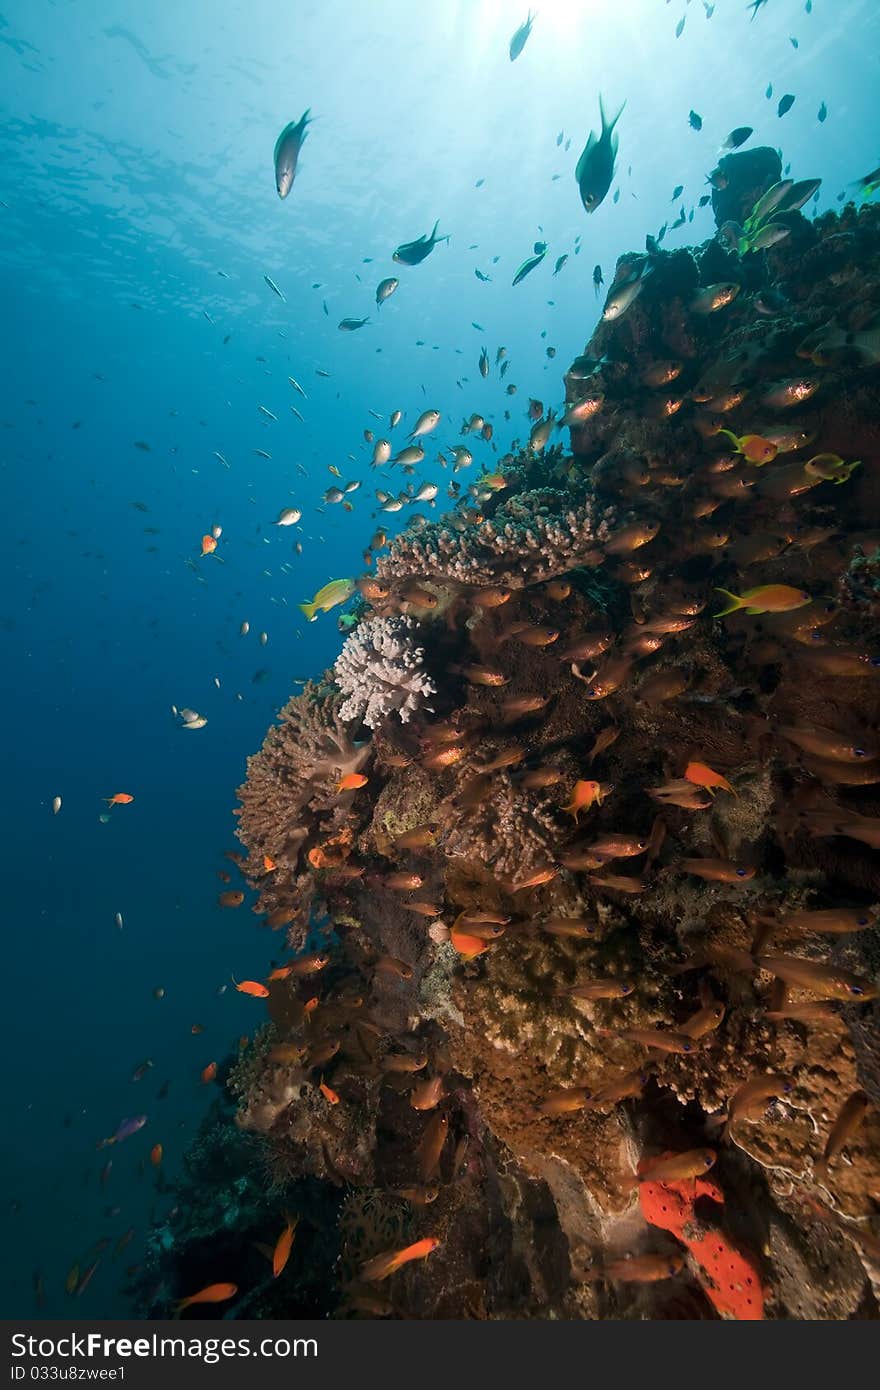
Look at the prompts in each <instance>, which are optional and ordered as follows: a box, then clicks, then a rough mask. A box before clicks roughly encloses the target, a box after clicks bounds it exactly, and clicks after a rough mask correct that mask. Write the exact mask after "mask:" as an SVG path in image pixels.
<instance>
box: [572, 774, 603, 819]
mask: <svg viewBox="0 0 880 1390" xmlns="http://www.w3.org/2000/svg"><path fill="white" fill-rule="evenodd" d="M602 797H603V791H602V784H601V782H586V781H580V782H575V784H574V788H573V790H572V793H571V801H570V802H569V803H568V805H567V806H563V808H562V809H563V811H567V812H568V814H569V815H570V816H572V817H573V818H574V821H575V823H577V819H578V816H579V815H580V813H581V811H589V809H590V807H591V806H594V805H595V806H601V805H602Z"/></svg>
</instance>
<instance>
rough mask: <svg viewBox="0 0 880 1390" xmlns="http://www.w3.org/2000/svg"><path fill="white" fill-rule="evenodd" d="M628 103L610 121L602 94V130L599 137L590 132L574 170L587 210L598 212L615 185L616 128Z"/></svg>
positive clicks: (600, 106)
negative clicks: (598, 208) (607, 117)
mask: <svg viewBox="0 0 880 1390" xmlns="http://www.w3.org/2000/svg"><path fill="white" fill-rule="evenodd" d="M624 106H626V102H624V103H623V106H621V108H620V110H619V111H618V112H617V115H616V116H615V117H614V119H613V120H612V121H610V122H609V121H608V120H607V119H606V116H605V108H604V106H603V104H602V97H601V95H600V97H599V115H600V117H601V120H602V131H601V134H600V135H599V138H598V139H597V138H596V132H595V131H594V130H591V131H590V138H589V140H588V141H587V143H586V145H585V146H584V150H583V153H582V154H581V157H580V159H579V160H578V162H577V168H576V169H575V173H574V176H575V179H576V180H577V186H578V190H579V192H580V195H581V202H582V203H583V205H584V208H585V209H586V211H587V212H595V211H596V208H597V207H598V206H599V204H600V203H602V202H603V201H604V200H605V198H606V197H607V195H608V190H609V188H610V187H611V180H612V179H613V178H614V161H615V159H616V158H617V135H616V134H615V132H614V127H615V125H616V124H617V122H618V121H619V120H620V117H621V114H622V112H623V109H624Z"/></svg>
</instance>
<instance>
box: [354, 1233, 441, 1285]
mask: <svg viewBox="0 0 880 1390" xmlns="http://www.w3.org/2000/svg"><path fill="white" fill-rule="evenodd" d="M439 1244H440V1242H439V1240H438V1239H437V1237H436V1236H426V1237H425V1239H424V1240H417V1241H416V1243H415V1245H407V1246H404V1248H403V1250H386V1251H385V1252H384V1254H382V1255H374V1257H373V1259H372V1260H367V1262H366V1264H363V1265H361V1278H362V1279H366V1281H367V1282H368V1283H377V1282H378V1281H379V1280H380V1279H387V1278H388V1276H389V1274H393V1273H394V1271H395V1270H396V1269H400V1267H401V1266H402V1265H405V1264H409V1262H410V1260H424V1259H426V1258H427V1256H428V1255H430V1254H431V1252H432V1251H434V1250H436V1249H437V1246H438V1245H439Z"/></svg>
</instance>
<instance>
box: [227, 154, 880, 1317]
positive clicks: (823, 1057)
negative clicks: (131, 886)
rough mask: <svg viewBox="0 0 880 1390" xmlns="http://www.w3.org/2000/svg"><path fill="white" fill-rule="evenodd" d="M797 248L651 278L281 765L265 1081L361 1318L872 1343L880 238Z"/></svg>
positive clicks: (260, 1084) (404, 576) (246, 1118)
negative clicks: (409, 1259)
mask: <svg viewBox="0 0 880 1390" xmlns="http://www.w3.org/2000/svg"><path fill="white" fill-rule="evenodd" d="M759 155H760V156H761V159H758V158H757V157H758V156H759ZM768 155H772V152H766V151H763V152H762V151H755V152H753V154H752V156H750V157H749V159H748V160H747V159H746V157H745V156H731V157H730V158H729V159H728V160H726V161H724V162H723V164H724V173H725V177H726V181H727V182H726V189H725V192H726V197H725V198H721V196H720V194H719V195H718V196H717V200H716V207H717V212H718V217H719V221H726V220H728V219H730V218H735V219H736V220H738V221H741V220H742V219H743V217H744V216H746V215H747V214H748V212H749V210H750V208H751V207H752V206H753V204H754V201H755V199H756V197H758V196H759V195H760V194H761V193H762V192H763V191H764V190H765V188H766V187H767V184H768V183H769V182H772V180H773V178H774V177H776V176H777V175H778V166H777V164H776V163H775V162H774V161H775V156H773V158H769V157H768ZM786 227H787V235H786V236H785V237H784V238H782V239H780V240H779V241H778V242H777V243H776V244H774V245H772V246H771V247H769V248H768V249H764V250H761V249H759V250H757V251H752V250H750V251H749V254H747V255H742V256H741V255H740V254H739V252H738V250H737V249H736V248H732V247H730V245H729V244H728V240H727V239H726V238H716V239H713V240H712V241H710V242H707V243H706V244H705V245H703V246H701V247H696V248H693V249H690V250H679V251H675V252H672V253H668V254H667V253H664V252H662V251H661V250H659V249H658V248H655V249H654V250H653V251H651V252H649V255H650V258H651V273H650V275H647V276H644V277H643V279H641V280H640V281H639V292H638V293H637V294H636V295H635V296H634V297H632V299H631V302H630V303H629V304H628V306H627V307H626V309H625V311H624V312H621V313H619V314H618V315H616V316H615V315H611V316H608V317H606V318H605V319H604V320H603V321H602V322H600V324H599V326H598V328H597V330H596V332H595V334H594V335H593V337H592V339H591V341H590V342H589V343H588V344H587V346H586V349H585V352H584V354H583V355H582V356H580V357H578V358H577V359H576V361H575V362H574V363H572V365H571V367H570V368H569V370H568V372H567V373H566V377H565V383H566V399H567V406H568V409H567V412H566V417H565V418H566V421H567V426H568V428H569V429H570V442H571V451H570V453H568V454H564V453H563V452H562V450H561V449H553V450H550V449H546V450H544V451H543V452H541V451H540V450H536V449H535V448H532V447H527V448H525V449H523V450H522V451H521V452H518V453H515V454H513V455H511V456H510V457H509V458H507V459H505V460H504V461H503V464H502V470H503V471H502V473H500V474H499V475H495V476H494V479H493V483H492V485H491V486H487V487H485V488H484V489H483V490H482V491H480V489H479V485H478V487H477V494H478V495H479V506H480V510H479V511H477V509H476V508H473V507H470V506H469V504H468V507H463V506H459V507H458V508H456V510H455V511H454V512H453V513H451V514H450V516H449V517H448V518H445V519H443V520H442V521H441V522H440V523H438V524H436V525H434V524H421V525H420V526H418V527H412V528H411V529H409V530H407V531H405V532H404V533H403V534H402V535H401V536H399V537H398V538H397V539H396V540H394V541H392V543H391V545H390V547H389V549H388V551H387V553H385V554H381V555H378V557H377V564H376V575H377V583H376V584H375V585H373V586H372V589H371V587H370V585H362V593H363V595H364V599H365V603H364V604H363V615H364V616H363V617H362V618H361V621H360V626H359V627H358V629H357V630H356V631H355V632H354V633H353V634H352V635H351V636H349V638H348V639H347V641H346V643H345V646H344V648H343V652H342V655H341V656H340V658H339V660H338V661H337V664H336V679H337V682H338V689H336V688H334V686H333V685H332V684H330V683H328V684H325V685H322V686H311V687H307V689H306V690H305V691H304V692H303V694H302V695H300V696H297V697H295V699H294V700H292V701H291V702H290V704H289V705H288V706H287V707H286V709H285V710H284V711H282V715H281V722H280V724H279V725H278V726H277V727H276V728H275V729H273V730H272V731H270V733H269V735H268V736H267V739H266V742H265V744H264V747H263V750H262V751H261V752H260V753H259V754H257V755H256V757H254V758H252V759H251V760H250V763H249V766H248V777H247V781H246V782H245V784H244V786H243V787H242V789H241V792H240V796H241V802H242V806H241V812H240V820H239V835H240V837H241V839H242V841H243V842H244V844H245V845H246V847H247V850H248V858H247V859H246V860H243V863H242V869H243V872H244V873H245V877H246V879H247V881H248V882H249V883H250V884H251V886H253V887H255V888H256V889H257V891H258V898H257V901H256V904H255V908H256V910H257V911H262V912H264V913H267V914H268V920H269V923H270V925H277V924H279V923H283V924H284V925H286V926H287V927H288V944H289V946H290V947H291V949H292V951H293V952H294V954H293V955H291V956H290V957H289V959H288V960H287V961H286V964H285V965H284V966H283V967H281V968H280V969H279V970H278V971H275V972H273V976H272V977H271V979H270V982H269V985H268V989H269V997H268V999H267V1007H268V1022H267V1023H266V1025H265V1027H264V1028H263V1029H262V1030H261V1031H260V1033H259V1034H258V1035H257V1037H256V1038H255V1039H254V1040H253V1041H252V1043H251V1044H250V1046H249V1047H248V1048H247V1049H246V1050H245V1052H244V1053H243V1055H242V1057H241V1058H240V1059H239V1061H238V1063H237V1065H236V1067H235V1069H234V1071H233V1073H232V1076H231V1078H230V1082H229V1085H230V1088H231V1090H232V1093H233V1094H234V1095H235V1096H236V1098H237V1102H238V1109H237V1125H238V1127H239V1129H240V1131H242V1132H247V1133H249V1134H250V1135H251V1136H252V1137H251V1139H250V1142H251V1143H252V1144H255V1145H258V1146H260V1147H261V1149H262V1151H263V1153H264V1155H265V1163H266V1170H267V1172H269V1173H271V1174H274V1175H275V1178H274V1179H273V1181H281V1182H282V1183H286V1184H288V1185H290V1184H294V1185H296V1184H311V1185H312V1186H311V1187H310V1188H309V1190H310V1191H320V1192H322V1193H324V1194H325V1195H324V1197H323V1199H322V1202H320V1203H316V1204H315V1205H314V1206H313V1207H312V1208H311V1209H306V1208H303V1207H301V1208H300V1210H301V1211H302V1213H303V1215H302V1221H303V1225H304V1227H306V1228H309V1229H310V1230H311V1231H312V1234H311V1236H310V1239H312V1240H313V1241H314V1249H315V1251H316V1252H317V1253H318V1254H320V1252H321V1251H324V1252H327V1251H333V1252H340V1259H339V1262H338V1265H336V1266H334V1268H333V1272H332V1273H331V1272H330V1268H329V1266H328V1267H325V1270H324V1275H325V1276H326V1278H325V1282H326V1283H327V1284H328V1285H332V1293H331V1294H330V1295H329V1301H328V1304H327V1306H328V1307H329V1308H330V1309H332V1310H333V1311H334V1313H335V1315H337V1316H346V1317H347V1316H365V1317H379V1316H408V1317H456V1318H460V1317H476V1318H499V1317H511V1316H514V1317H544V1318H546V1317H568V1318H603V1317H610V1316H618V1317H625V1318H648V1317H660V1318H666V1317H669V1318H681V1317H719V1316H720V1317H727V1318H755V1317H759V1316H761V1315H762V1314H763V1316H765V1317H767V1318H797V1317H814V1318H876V1317H877V1316H878V1305H877V1302H876V1291H877V1285H878V1279H880V1207H878V1201H880V1198H878V1193H880V1113H878V1108H877V1107H878V1104H880V1066H878V1062H880V1047H878V1041H877V1038H878V1033H877V1017H878V1004H877V987H876V978H877V973H878V968H880V930H878V926H877V921H878V911H880V907H878V904H880V864H878V856H877V852H876V851H877V848H878V845H880V744H878V739H877V728H878V725H880V665H878V658H877V653H876V649H875V647H874V646H873V645H872V642H875V641H876V625H874V627H873V629H872V626H871V623H872V619H875V618H876V613H877V606H876V605H877V597H876V595H877V551H876V546H877V532H878V529H880V380H878V360H880V352H878V349H877V330H876V321H877V314H878V310H880V210H878V209H877V208H876V207H875V208H871V207H863V208H862V209H860V210H857V209H856V208H855V207H853V206H851V205H850V206H847V207H845V208H843V209H842V210H841V212H840V213H839V214H832V213H828V214H825V215H823V216H821V217H819V218H817V219H816V220H815V221H812V222H810V221H808V220H807V219H806V218H805V217H804V216H803V215H802V214H801V213H800V212H798V211H795V212H793V213H791V214H790V215H788V220H787V222H786ZM644 259H645V258H644V257H639V256H635V257H624V258H623V259H622V261H621V263H620V265H619V267H618V277H617V280H616V281H615V284H617V285H620V284H626V283H629V282H628V280H627V276H628V274H630V273H631V268H632V266H633V265H638V264H640V263H641V262H643V261H644ZM731 286H732V287H733V288H732V289H731V288H730V287H731ZM613 289H614V286H612V292H613ZM477 494H475V496H476V495H477ZM414 586H416V587H414ZM418 586H421V587H418ZM719 590H720V591H721V593H720V594H719V593H718V592H716V591H719ZM371 592H372V593H373V597H372V598H370V597H369V594H370V593H371ZM730 595H744V596H745V597H744V599H743V600H742V601H740V600H738V599H736V598H730V597H729V596H730ZM410 609H414V610H415V611H416V612H417V613H418V615H419V616H418V619H417V620H413V619H412V618H411V617H410V616H409V610H410ZM722 610H723V611H722ZM402 614H403V615H404V616H402ZM416 644H418V645H416ZM441 673H442V679H441ZM429 706H430V707H429ZM347 721H349V722H347ZM361 722H363V723H365V724H366V725H367V727H368V728H369V729H370V730H372V731H373V738H372V740H370V741H369V742H359V741H358V738H359V735H360V723H361ZM368 764H369V767H370V775H369V783H368V785H365V786H363V787H362V788H361V789H360V790H359V791H358V792H357V793H355V794H351V793H347V792H346V793H343V794H342V795H341V796H339V795H336V794H335V791H334V789H335V787H337V786H338V784H339V783H340V782H341V781H342V779H343V777H344V776H345V774H346V773H348V772H351V771H361V770H362V769H363V768H364V767H366V766H367V765H368ZM264 857H268V858H269V860H270V861H271V862H272V864H273V866H274V867H273V869H272V870H271V871H268V870H265V869H264V868H263V865H264V863H265V858H264ZM285 913H287V914H288V916H287V917H286V918H285V916H284V914H285ZM862 1092H864V1094H865V1097H866V1102H865V1105H866V1110H865V1113H864V1114H863V1113H862V1112H861V1111H860V1108H859V1104H856V1105H854V1106H852V1107H850V1110H847V1109H846V1106H845V1102H846V1101H847V1098H848V1097H853V1096H855V1097H858V1096H860V1094H861V1093H862ZM851 1113H852V1116H854V1117H855V1118H854V1119H852V1121H851V1119H850V1115H851ZM856 1121H858V1123H856ZM239 1137H241V1136H239ZM706 1146H708V1148H709V1149H710V1150H711V1153H712V1155H713V1160H714V1166H713V1169H712V1173H711V1179H708V1178H703V1177H700V1178H697V1179H693V1178H687V1179H677V1178H676V1179H671V1180H670V1181H668V1182H666V1181H664V1182H653V1181H645V1182H641V1183H638V1182H635V1181H634V1176H635V1175H636V1174H637V1173H638V1172H639V1169H640V1167H641V1166H643V1165H645V1164H646V1163H650V1162H653V1161H654V1160H655V1159H656V1158H657V1157H658V1156H660V1155H664V1154H673V1155H676V1154H686V1153H687V1152H689V1151H693V1150H698V1149H705V1148H706ZM636 1189H638V1192H637V1190H636ZM661 1228H665V1232H666V1234H665V1235H664V1234H663V1232H662V1230H661ZM429 1236H430V1237H432V1238H433V1239H436V1240H438V1241H439V1245H438V1247H437V1248H436V1250H435V1251H434V1252H433V1253H431V1254H430V1256H429V1257H428V1258H426V1259H424V1260H420V1261H418V1262H417V1263H413V1264H408V1265H406V1266H405V1267H404V1268H403V1269H401V1270H400V1272H398V1273H395V1274H394V1275H393V1276H392V1277H391V1278H389V1279H388V1280H387V1281H384V1282H381V1283H377V1282H370V1280H369V1279H366V1278H365V1277H364V1274H365V1271H364V1268H363V1266H364V1264H365V1263H366V1262H367V1261H369V1260H371V1259H372V1257H373V1256H375V1255H376V1254H378V1253H380V1252H384V1251H387V1250H389V1249H393V1248H396V1247H404V1246H406V1245H407V1244H409V1243H412V1242H415V1241H419V1240H421V1239H423V1238H425V1237H429ZM664 1241H665V1242H666V1244H665V1245H663V1244H662V1243H663V1242H664ZM661 1245H662V1249H661V1248H660V1247H661ZM669 1252H671V1256H672V1257H671V1258H670V1259H669V1260H668V1261H667V1265H668V1268H666V1267H664V1265H663V1258H664V1257H665V1255H666V1254H667V1253H669ZM334 1258H336V1256H335V1254H334ZM658 1261H659V1263H658ZM366 1272H367V1273H370V1269H369V1268H368V1270H367V1271H366ZM214 1275H215V1277H216V1269H215V1270H214Z"/></svg>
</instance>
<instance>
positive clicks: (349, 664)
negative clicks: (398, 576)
mask: <svg viewBox="0 0 880 1390" xmlns="http://www.w3.org/2000/svg"><path fill="white" fill-rule="evenodd" d="M415 627H416V624H415V623H414V622H413V620H412V619H411V618H371V619H369V620H368V621H367V622H363V623H361V624H360V626H359V627H358V628H357V630H356V631H355V632H353V633H352V634H351V636H350V637H348V638H346V641H345V643H344V644H343V647H342V651H341V652H340V653H339V656H338V657H337V659H336V664H335V667H334V670H335V672H336V682H337V684H338V686H339V689H340V690H341V691H342V693H343V695H345V696H346V699H345V700H344V702H343V703H342V705H341V706H340V709H339V713H340V715H341V717H342V718H343V719H345V720H353V719H363V721H364V723H365V724H366V726H367V728H368V729H376V728H378V727H379V725H380V724H381V723H382V722H383V720H385V719H387V717H388V716H389V715H390V714H392V713H393V712H394V711H395V710H396V711H397V714H398V717H399V718H400V721H401V723H403V724H406V723H408V721H409V719H410V718H411V716H412V715H413V714H414V713H415V711H416V710H417V709H418V708H419V707H420V705H421V704H422V703H423V701H424V698H425V696H426V695H434V694H435V693H436V690H437V687H436V685H435V684H434V682H433V681H432V680H431V678H430V676H429V675H428V674H427V672H426V671H425V668H424V665H423V664H422V663H423V658H424V655H425V653H424V648H422V647H417V646H415V644H414V642H413V637H412V634H413V629H414V628H415Z"/></svg>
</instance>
